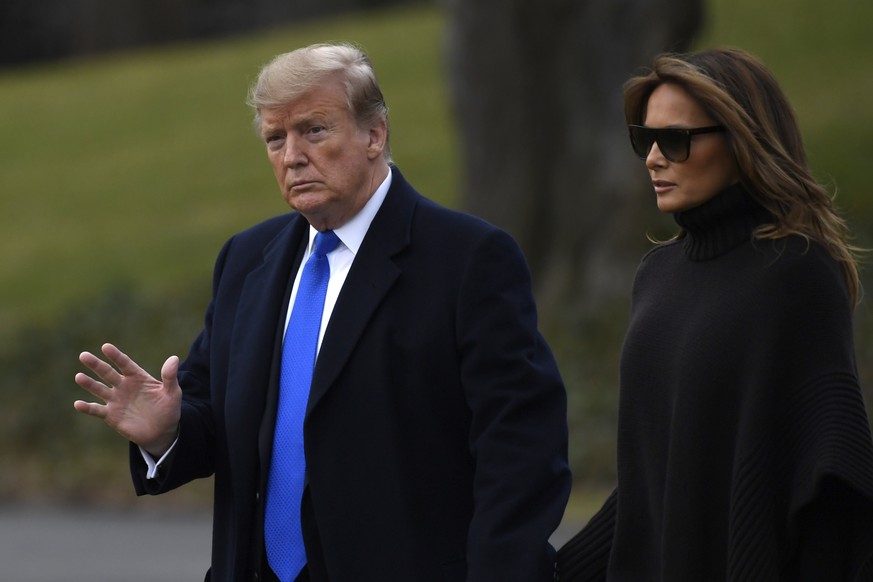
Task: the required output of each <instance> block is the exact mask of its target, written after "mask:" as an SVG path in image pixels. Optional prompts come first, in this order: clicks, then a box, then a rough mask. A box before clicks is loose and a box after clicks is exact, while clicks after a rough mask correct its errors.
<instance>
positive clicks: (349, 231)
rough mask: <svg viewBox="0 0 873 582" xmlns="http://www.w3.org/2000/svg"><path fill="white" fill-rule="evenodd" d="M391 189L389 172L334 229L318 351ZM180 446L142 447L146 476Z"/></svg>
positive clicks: (294, 292) (311, 237)
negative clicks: (155, 452)
mask: <svg viewBox="0 0 873 582" xmlns="http://www.w3.org/2000/svg"><path fill="white" fill-rule="evenodd" d="M390 187H391V171H390V170H389V171H388V175H387V176H386V177H385V180H383V181H382V184H381V185H380V186H379V187H378V188H376V191H375V192H374V193H373V195H372V196H371V197H370V199H369V200H368V201H367V203H366V204H365V205H364V207H363V208H361V210H360V211H359V212H358V213H357V214H355V215H354V216H353V217H352V219H351V220H349V221H348V222H347V223H345V224H344V225H342V226H340V227H339V228H336V229H334V232H335V233H336V235H337V237H339V240H340V244H338V245H337V246H336V248H335V249H334V250H332V251H331V252H329V253H328V254H327V262H328V264H329V265H330V279H328V283H327V294H326V295H325V297H324V311H323V312H322V316H321V330H320V331H319V332H318V345H317V348H316V350H320V349H321V342H322V340H323V339H324V332H325V330H326V329H327V324H328V323H330V316H331V314H332V313H333V308H334V306H335V305H336V301H337V299H338V298H339V294H340V291H341V290H342V288H343V283H345V281H346V276H348V274H349V269H351V267H352V263H353V262H354V260H355V256H356V255H357V254H358V250H359V249H360V248H361V243H363V242H364V237H365V236H366V235H367V231H368V230H369V229H370V223H371V222H373V218H374V217H375V216H376V213H377V212H379V209H380V208H381V207H382V202H383V201H384V200H385V196H386V195H387V194H388V189H389V188H390ZM316 234H318V231H317V230H315V229H314V228H313V227H312V226H311V225H310V227H309V243H308V244H307V245H306V251H305V252H304V253H303V260H302V261H301V262H300V268H299V269H297V275H296V276H295V277H294V286H293V287H292V288H291V297H290V299H289V303H288V313H287V314H286V316H285V328H286V329H287V327H288V320H289V319H290V318H291V309H292V308H293V307H294V300H295V299H296V298H297V287H298V286H299V285H300V276H301V275H302V274H303V266H304V265H305V264H306V261H307V260H308V259H309V255H310V254H312V249H313V247H314V242H315V235H316ZM283 335H284V334H283ZM316 353H317V351H316ZM177 441H178V439H177ZM177 441H176V442H177ZM176 442H173V444H172V446H170V448H169V450H167V452H166V453H164V454H163V456H161V458H160V459H158V460H157V461H155V459H154V457H152V456H151V455H150V454H149V453H147V452H146V451H145V450H143V448H142V447H140V448H139V450H140V453H141V454H142V458H143V460H145V462H146V465H148V471H147V472H146V478H147V479H154V478H155V476H156V475H157V472H158V467H160V465H161V463H163V462H164V459H166V458H167V455H169V454H170V452H171V451H172V450H173V448H174V447H175V446H176Z"/></svg>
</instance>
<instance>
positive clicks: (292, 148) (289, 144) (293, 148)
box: [284, 136, 309, 166]
mask: <svg viewBox="0 0 873 582" xmlns="http://www.w3.org/2000/svg"><path fill="white" fill-rule="evenodd" d="M308 159H309V158H308V157H307V155H306V145H305V143H304V142H303V140H301V139H299V138H295V137H293V136H288V137H287V138H286V139H285V156H284V162H285V165H286V166H299V165H301V164H305V163H306V162H307V161H308Z"/></svg>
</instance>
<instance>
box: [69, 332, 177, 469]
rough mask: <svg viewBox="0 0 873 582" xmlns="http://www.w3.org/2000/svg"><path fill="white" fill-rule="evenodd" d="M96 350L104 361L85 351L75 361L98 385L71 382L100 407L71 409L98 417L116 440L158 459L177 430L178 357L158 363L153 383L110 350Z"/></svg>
mask: <svg viewBox="0 0 873 582" xmlns="http://www.w3.org/2000/svg"><path fill="white" fill-rule="evenodd" d="M101 351H102V352H103V355H104V356H105V357H106V361H104V360H102V359H101V358H99V357H97V356H95V355H94V354H91V353H89V352H83V353H82V354H80V356H79V361H80V362H82V364H84V365H85V366H86V367H87V368H88V369H90V370H91V371H92V372H93V373H94V375H95V376H96V377H97V378H99V379H100V380H101V381H98V380H95V379H94V378H92V377H91V376H89V375H87V374H83V373H81V372H80V373H78V374H76V383H77V384H78V385H79V386H81V387H82V388H84V389H85V390H87V391H88V392H90V393H91V394H93V395H94V396H95V397H97V398H99V399H100V400H102V401H103V404H100V403H97V402H85V401H83V400H77V401H76V402H75V403H74V404H73V406H74V407H75V408H76V410H78V411H79V412H81V413H83V414H88V415H90V416H96V417H97V418H102V419H103V420H104V421H105V422H106V424H108V425H109V426H111V427H112V428H113V429H115V430H116V431H117V432H118V433H119V434H121V436H123V437H124V438H126V439H128V440H130V441H131V442H133V443H135V444H137V445H139V446H141V447H142V448H143V449H145V450H146V451H147V452H149V453H150V454H152V455H153V456H158V457H159V456H160V455H162V454H163V453H164V452H165V451H166V450H167V449H168V448H169V447H170V446H171V445H172V443H173V441H174V440H175V438H176V433H177V430H178V426H179V418H180V416H181V402H182V389H181V388H180V387H179V381H178V379H177V373H178V370H179V358H178V357H176V356H171V357H169V358H168V359H167V361H166V362H164V365H163V366H162V368H161V379H160V380H158V379H155V378H154V377H152V376H151V375H150V374H149V373H148V372H146V371H145V370H144V369H143V368H142V367H140V366H139V365H138V364H137V363H136V362H134V361H133V360H132V359H131V358H130V357H128V356H127V355H126V354H124V353H123V352H122V351H121V350H119V349H118V348H117V347H115V346H114V345H112V344H108V343H107V344H103V346H102V348H101ZM110 362H111V363H110Z"/></svg>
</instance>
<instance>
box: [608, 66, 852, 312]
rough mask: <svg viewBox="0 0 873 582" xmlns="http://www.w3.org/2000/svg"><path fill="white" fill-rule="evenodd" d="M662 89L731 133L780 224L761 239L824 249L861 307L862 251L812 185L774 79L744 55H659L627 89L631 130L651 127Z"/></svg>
mask: <svg viewBox="0 0 873 582" xmlns="http://www.w3.org/2000/svg"><path fill="white" fill-rule="evenodd" d="M663 83H672V84H675V85H678V86H680V87H682V89H684V90H685V91H687V92H688V94H689V95H691V96H692V97H693V98H694V99H695V100H696V101H697V102H698V103H699V104H700V105H701V106H702V107H703V108H704V109H705V110H706V111H707V113H709V114H710V115H711V116H712V117H713V119H715V120H716V122H717V123H719V124H721V125H724V126H725V127H726V128H727V132H726V134H725V135H726V136H727V138H728V144H729V147H730V149H731V152H732V153H733V156H734V158H735V160H736V162H737V166H738V167H739V170H740V175H741V181H742V183H743V185H744V186H745V187H746V188H747V189H748V190H749V191H750V192H751V194H752V196H754V197H755V198H756V200H757V201H758V202H759V203H760V204H761V205H762V206H764V207H765V208H766V209H767V210H768V211H769V212H770V214H771V215H772V216H773V217H774V222H773V223H772V224H765V225H762V226H761V227H759V228H758V230H756V232H755V236H756V237H757V238H759V239H778V238H782V237H785V236H788V235H791V234H796V235H800V236H803V237H805V238H807V239H813V240H816V241H818V242H819V243H820V244H822V245H823V246H824V247H825V248H826V249H827V250H828V252H829V253H830V254H831V256H833V258H834V259H835V260H836V261H838V262H839V263H840V264H841V265H842V268H843V272H844V274H845V277H846V283H847V285H848V289H849V296H850V298H851V301H852V304H853V305H854V304H856V303H857V301H858V299H859V296H860V280H859V276H858V267H857V255H858V253H859V252H860V250H861V249H859V248H857V247H854V246H852V245H851V244H849V242H848V237H849V233H848V227H847V226H846V222H845V221H844V220H843V218H842V217H841V216H840V215H839V214H838V213H837V211H836V209H835V208H834V205H833V200H832V198H831V195H830V193H829V192H828V191H827V189H826V188H825V187H823V186H822V185H821V184H819V183H818V182H817V181H816V180H815V178H813V177H812V174H811V172H810V170H809V167H808V164H807V159H806V152H805V149H804V146H803V139H802V136H801V134H800V129H799V127H798V125H797V121H796V119H795V117H794V113H793V111H792V108H791V106H790V104H789V103H788V100H787V98H786V97H785V94H784V93H783V92H782V90H781V88H780V87H779V84H778V83H777V81H776V79H775V77H774V76H773V75H772V73H771V72H770V71H769V70H768V69H767V68H766V67H765V66H764V65H763V64H762V63H761V62H760V61H758V60H757V59H756V58H754V57H753V56H751V55H750V54H748V53H746V52H744V51H741V50H739V49H713V50H707V51H702V52H699V53H692V54H672V53H667V54H663V55H660V56H659V57H657V58H656V59H655V61H654V64H653V65H652V69H651V70H650V72H649V73H648V74H644V75H641V76H637V77H633V78H631V79H630V80H629V81H628V82H627V83H625V87H624V113H625V120H626V121H627V123H628V124H642V123H643V122H644V120H645V114H646V106H647V104H648V100H649V97H650V96H651V94H652V92H653V91H654V90H655V88H657V87H658V86H659V85H661V84H663Z"/></svg>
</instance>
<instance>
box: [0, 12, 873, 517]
mask: <svg viewBox="0 0 873 582" xmlns="http://www.w3.org/2000/svg"><path fill="white" fill-rule="evenodd" d="M869 22H873V4H871V3H869V2H866V1H863V2H862V1H861V0H835V1H833V2H827V3H825V2H821V0H791V1H789V0H773V1H771V2H768V3H761V2H756V1H753V0H707V1H706V20H705V27H704V30H703V31H702V33H701V35H700V36H699V38H698V39H697V41H696V43H695V44H696V46H697V47H708V46H715V45H732V46H739V47H742V48H744V49H747V50H749V51H751V52H752V53H754V54H757V55H758V56H759V57H761V58H762V59H763V60H764V61H765V62H766V63H767V64H768V66H769V67H770V68H771V69H772V70H773V71H774V73H775V74H776V76H777V78H778V79H779V80H780V82H781V83H782V85H783V88H784V89H785V90H786V93H787V94H788V95H789V98H790V100H791V101H792V103H793V104H794V106H795V109H796V111H797V114H798V117H799V120H800V124H801V126H802V130H803V132H804V135H805V137H806V140H807V145H808V149H809V154H810V160H811V163H812V166H813V168H814V170H815V172H816V174H817V175H818V177H819V178H820V179H821V180H822V181H824V182H826V183H829V184H832V186H833V190H835V191H836V192H837V204H838V206H839V207H841V208H842V209H844V210H845V211H846V215H847V217H848V219H849V222H850V224H851V226H852V228H853V230H854V232H855V233H856V236H857V241H856V242H857V243H858V244H860V245H862V246H867V247H870V246H873V200H871V196H870V184H871V178H870V175H869V172H868V167H867V163H868V159H869V157H870V155H871V154H873V105H871V103H873V101H871V99H870V98H869V96H870V95H871V93H873V37H871V35H869V34H868V33H867V30H866V28H867V25H868V24H869ZM445 28H446V16H445V14H444V12H443V10H441V8H440V7H439V6H438V5H436V4H434V3H428V2H425V3H417V4H415V5H413V6H410V7H391V8H378V9H370V10H366V11H362V12H354V13H349V14H346V15H341V16H331V17H324V18H319V19H313V20H309V21H306V22H303V23H296V24H294V23H292V24H287V25H284V26H282V27H279V28H274V29H271V30H268V31H261V32H258V33H256V34H255V33H249V34H247V35H242V36H239V35H238V36H233V37H227V38H222V39H207V40H203V39H201V40H198V41H196V42H195V41H186V42H181V41H180V42H175V43H173V44H163V45H160V46H156V47H154V46H153V47H151V48H146V47H141V48H135V49H128V50H126V51H124V52H115V53H108V54H101V55H92V56H89V57H67V58H64V59H57V60H44V61H41V62H37V63H32V64H28V65H19V66H16V67H14V68H7V69H5V70H2V71H0V111H3V114H2V115H0V261H2V262H0V264H2V270H0V370H2V374H0V396H2V399H3V402H4V405H3V406H2V407H0V456H2V458H3V460H4V466H5V467H6V468H5V469H4V471H3V472H2V473H0V501H2V500H17V499H48V500H77V501H81V500H90V501H95V502H96V501H100V502H104V503H105V502H112V503H118V504H125V503H129V502H131V500H132V498H133V494H132V491H131V490H130V487H129V477H128V474H127V465H126V455H127V445H126V443H124V442H123V441H122V439H120V438H119V437H117V436H116V435H115V434H113V433H112V432H111V430H109V429H108V428H106V427H105V426H103V425H102V424H101V423H100V422H97V421H95V420H94V419H90V418H85V417H82V416H81V415H78V414H76V413H75V412H74V411H73V409H72V405H71V404H72V401H73V400H74V399H76V398H80V397H85V396H87V395H86V394H85V393H84V392H82V391H81V390H80V389H79V388H78V387H77V386H76V385H75V384H74V382H73V376H74V374H75V373H76V372H78V371H80V370H81V367H80V365H79V364H78V361H77V359H76V357H77V355H78V353H79V352H81V351H83V350H90V351H94V350H98V349H99V347H100V345H101V344H102V343H103V342H105V341H112V342H114V343H116V344H117V345H119V347H121V348H122V349H123V350H125V351H127V352H128V353H129V354H131V355H132V356H134V358H135V359H137V360H138V361H139V362H140V363H141V364H143V365H144V366H145V367H146V368H148V369H150V370H152V371H153V372H154V373H157V372H158V371H159V369H160V365H161V363H162V362H163V361H164V359H165V358H166V357H167V356H168V355H170V354H178V355H180V356H184V355H185V351H186V349H187V346H188V344H189V343H190V341H191V340H193V338H194V337H195V335H196V333H197V332H198V330H199V327H200V325H201V317H202V312H203V310H204V309H205V307H206V303H207V301H208V298H209V289H210V276H211V268H212V261H213V259H214V257H215V254H216V253H217V251H218V249H219V248H220V246H221V244H222V243H223V241H224V240H225V239H226V238H227V237H229V236H230V235H232V234H233V233H235V232H237V231H239V230H241V229H244V228H246V227H248V226H250V225H251V224H254V223H255V222H258V221H260V220H261V219H263V218H265V217H268V216H271V215H275V214H278V213H282V212H286V211H287V207H286V206H285V205H284V203H283V202H282V199H281V197H280V196H279V192H278V190H277V187H276V185H275V184H274V181H273V177H272V174H271V172H270V170H269V166H268V164H267V161H266V157H265V156H264V154H263V148H262V145H261V144H260V143H259V140H258V139H257V137H256V136H255V134H254V132H253V130H252V127H251V116H250V113H249V111H248V110H247V108H246V106H245V104H244V99H245V93H246V90H247V88H248V85H249V83H250V82H251V81H252V80H253V78H254V76H255V75H256V73H257V70H258V68H259V66H260V65H262V64H263V63H264V62H265V61H266V60H268V59H269V58H270V57H272V56H273V55H274V54H277V53H279V52H284V51H287V50H290V49H292V48H294V47H298V46H302V45H306V44H310V43H312V42H318V41H324V40H351V41H354V42H357V43H359V44H360V45H361V46H362V47H363V48H364V49H365V50H367V51H368V53H369V54H370V55H371V57H372V58H373V61H374V62H375V64H376V68H377V72H378V73H379V76H380V82H381V84H382V87H383V90H384V93H385V95H386V97H387V99H388V102H389V105H390V107H391V112H390V115H391V130H392V138H391V139H392V144H393V152H394V158H395V161H396V162H397V164H398V166H399V167H401V168H403V171H404V174H405V175H406V176H407V177H408V178H409V179H410V180H411V181H412V183H414V184H415V185H416V186H417V187H418V189H419V190H421V191H422V192H423V193H425V194H426V195H428V196H430V197H431V198H434V199H436V200H438V201H440V202H442V203H444V204H447V205H457V204H458V198H457V192H458V184H459V179H460V178H459V172H460V170H459V160H458V153H457V152H458V143H457V140H458V138H457V135H456V130H455V128H454V126H453V123H454V122H453V117H452V113H451V111H450V106H449V96H448V94H447V91H448V89H447V71H446V69H445V64H444V59H443V54H444V53H443V51H444V43H445ZM646 64H647V63H640V66H644V65H646ZM543 121H544V120H531V123H542V122H543ZM549 121H550V122H552V123H560V120H554V119H552V120H549ZM520 131H521V132H522V133H523V128H520ZM580 162H581V163H584V160H580ZM632 171H642V169H641V167H639V168H637V167H629V168H628V172H632ZM645 212H646V214H645V217H646V219H647V220H648V221H649V222H650V223H651V225H652V229H653V230H658V229H662V230H663V229H665V228H666V229H667V231H668V232H669V228H670V225H669V224H666V226H665V223H664V221H663V217H661V216H660V215H658V213H657V211H656V209H655V208H654V202H653V201H652V202H651V208H646V209H645ZM644 237H645V233H644V232H641V233H640V238H641V241H642V242H644V240H645V239H644ZM864 281H865V285H866V288H867V289H870V288H873V287H871V284H873V280H871V275H870V269H869V268H866V269H865V271H864ZM626 309H627V303H626V297H624V296H621V297H616V301H614V302H613V303H611V304H609V305H608V306H606V307H605V308H604V310H605V311H604V312H603V313H601V314H600V315H601V317H598V318H596V319H594V320H592V321H590V322H587V323H586V325H585V326H584V327H583V328H581V329H579V328H572V329H568V328H560V327H550V328H549V329H546V330H545V332H546V335H547V339H548V340H549V341H550V343H551V344H552V346H553V348H554V349H555V352H556V354H557V356H558V358H559V362H560V365H561V368H562V372H563V373H564V376H565V380H566V381H567V386H568V390H569V393H570V422H571V456H572V463H573V468H574V473H575V475H576V480H577V486H579V487H580V488H582V489H584V488H586V487H587V488H592V489H602V488H606V487H609V486H610V484H611V482H612V481H613V480H614V456H615V443H614V438H615V428H616V427H615V422H616V404H617V388H616V386H617V358H618V353H619V350H620V346H621V340H622V335H623V330H624V324H625V321H626ZM857 331H858V333H857V337H858V358H859V365H860V369H861V374H862V381H863V384H864V386H865V388H866V390H867V398H868V403H869V402H870V401H871V393H870V389H871V387H873V308H871V300H870V299H869V298H868V299H867V300H865V301H864V302H863V303H862V305H861V306H860V307H859V309H858V310H857ZM180 495H181V497H180V499H181V500H182V502H185V503H206V502H208V500H209V494H208V484H204V485H203V486H200V487H193V488H190V490H189V491H188V492H185V493H180Z"/></svg>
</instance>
